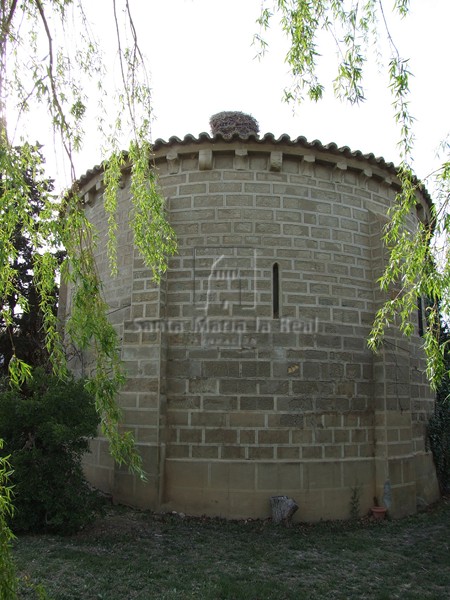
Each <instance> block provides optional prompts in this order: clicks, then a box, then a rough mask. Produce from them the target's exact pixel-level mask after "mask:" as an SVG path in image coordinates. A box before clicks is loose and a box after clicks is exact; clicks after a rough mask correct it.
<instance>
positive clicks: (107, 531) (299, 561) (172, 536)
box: [14, 499, 450, 600]
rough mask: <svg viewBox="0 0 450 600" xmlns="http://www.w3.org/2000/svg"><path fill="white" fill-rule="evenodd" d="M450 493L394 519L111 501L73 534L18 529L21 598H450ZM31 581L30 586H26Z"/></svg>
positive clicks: (359, 599)
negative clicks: (197, 513) (292, 519)
mask: <svg viewBox="0 0 450 600" xmlns="http://www.w3.org/2000/svg"><path fill="white" fill-rule="evenodd" d="M449 544H450V500H449V499H447V500H443V501H442V502H440V503H439V504H438V505H436V506H435V507H434V508H433V509H432V510H429V511H427V512H424V513H421V514H418V515H416V516H414V517H410V518H407V519H402V520H398V521H384V522H379V523H377V522H372V521H370V520H368V519H363V520H361V521H357V522H339V523H337V522H333V523H331V522H323V523H319V524H316V525H305V524H302V525H294V526H293V527H292V528H290V529H286V528H283V527H276V526H274V525H272V524H271V523H270V522H268V521H248V522H227V521H223V520H218V519H193V518H184V519H182V518H180V517H179V516H176V515H154V514H151V513H146V512H135V511H131V510H127V509H123V508H122V509H121V508H113V509H110V510H109V512H108V513H107V515H106V516H105V517H104V518H102V519H99V520H98V521H97V522H96V523H95V524H94V525H92V526H91V527H89V528H87V529H86V530H84V531H82V532H80V533H79V534H77V535H75V536H71V537H58V536H53V535H42V536H20V537H19V538H18V540H17V542H16V543H15V549H14V554H15V558H16V562H17V567H18V570H19V574H20V577H21V580H22V581H21V597H22V598H30V599H31V598H37V595H36V592H35V591H33V590H32V585H33V584H37V583H41V584H43V586H44V587H45V589H46V591H47V594H48V597H50V598H52V599H55V600H62V599H69V598H70V599H74V598H80V599H89V600H90V599H92V600H94V599H96V600H100V599H103V600H128V599H130V600H131V599H141V600H147V599H152V598H156V599H161V600H169V599H170V600H175V599H176V600H180V599H181V600H182V599H184V598H187V599H190V598H197V599H201V600H218V599H228V600H266V599H267V600H268V599H271V600H272V599H273V600H285V599H286V600H287V599H292V600H294V599H295V600H299V599H303V598H305V599H316V598H318V599H326V600H328V599H334V598H342V599H346V600H347V599H355V600H356V599H357V600H362V599H364V598H370V599H379V600H382V599H386V600H392V599H395V598H399V599H402V600H403V599H410V598H411V599H413V598H414V599H417V600H424V599H426V598H435V599H436V600H438V599H439V600H444V599H446V598H448V599H450V550H449ZM30 584H31V585H30Z"/></svg>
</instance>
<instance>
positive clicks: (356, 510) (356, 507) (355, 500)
mask: <svg viewBox="0 0 450 600" xmlns="http://www.w3.org/2000/svg"><path fill="white" fill-rule="evenodd" d="M360 510H361V486H360V485H355V486H354V487H352V488H351V494H350V518H351V519H352V520H353V521H357V520H358V519H359V514H360Z"/></svg>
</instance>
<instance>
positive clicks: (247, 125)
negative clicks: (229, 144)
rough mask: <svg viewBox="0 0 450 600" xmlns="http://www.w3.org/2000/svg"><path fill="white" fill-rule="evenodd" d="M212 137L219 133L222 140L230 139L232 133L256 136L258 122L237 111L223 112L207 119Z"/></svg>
mask: <svg viewBox="0 0 450 600" xmlns="http://www.w3.org/2000/svg"><path fill="white" fill-rule="evenodd" d="M209 125H210V127H211V132H212V134H213V135H216V134H217V133H220V134H222V135H223V137H224V138H227V139H229V138H231V137H232V136H233V134H234V133H238V134H239V135H242V136H248V135H250V134H252V133H253V134H255V135H258V132H259V125H258V121H257V120H256V119H255V118H254V117H252V116H251V115H246V114H245V113H242V112H238V111H224V112H220V113H217V114H215V115H213V116H212V117H211V118H210V119H209Z"/></svg>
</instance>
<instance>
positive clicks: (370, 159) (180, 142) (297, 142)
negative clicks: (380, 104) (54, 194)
mask: <svg viewBox="0 0 450 600" xmlns="http://www.w3.org/2000/svg"><path fill="white" fill-rule="evenodd" d="M236 141H242V142H246V141H250V142H256V143H257V144H261V145H264V144H266V143H267V144H275V145H277V144H279V145H284V146H291V147H294V146H299V147H301V148H305V149H311V150H318V151H319V152H329V153H330V154H335V155H340V156H343V157H344V158H349V159H356V160H360V161H365V162H367V163H368V164H372V165H376V166H378V167H379V168H381V169H383V170H385V171H388V172H390V173H391V174H393V175H397V174H398V169H397V167H396V166H395V165H394V163H393V162H387V161H386V160H385V159H384V158H383V157H382V156H378V157H377V156H375V154H373V153H372V152H370V153H368V154H363V153H362V152H361V151H360V150H351V149H350V148H349V147H348V146H341V147H339V146H338V145H337V144H336V143H335V142H330V143H329V144H322V142H321V141H320V140H317V139H316V140H313V141H312V142H309V141H308V140H307V139H306V138H305V137H304V136H299V137H297V138H295V139H291V137H290V136H289V135H288V134H286V133H283V134H282V135H280V136H279V137H278V138H275V136H274V134H273V133H266V134H264V136H263V137H260V136H258V135H256V134H255V133H250V134H249V135H242V134H239V133H234V134H233V135H232V136H227V137H225V136H224V135H222V134H221V133H217V134H215V135H213V136H211V135H209V133H206V132H202V133H199V134H198V136H197V137H196V136H194V135H192V134H191V133H188V134H187V135H185V136H184V138H183V139H180V138H179V137H177V136H171V137H170V138H169V140H168V141H166V140H163V139H161V138H158V139H157V140H156V141H155V142H154V143H153V144H152V148H153V151H154V152H157V151H158V150H162V149H163V148H170V147H171V146H174V145H177V146H188V145H192V144H198V145H200V144H202V143H203V142H209V143H212V144H214V143H218V142H225V143H232V142H236ZM102 170H103V167H102V166H101V165H95V166H94V167H93V168H92V169H89V170H88V171H86V173H85V174H84V175H82V176H81V177H80V178H79V180H78V185H79V186H80V187H81V186H83V185H85V184H86V183H88V182H89V181H90V180H91V179H92V178H93V177H95V176H96V175H98V174H99V173H101V172H102ZM415 183H416V184H420V185H419V187H420V191H421V192H422V194H423V196H424V198H425V200H426V201H427V203H428V204H429V205H430V206H431V205H432V200H431V196H430V194H429V193H428V190H427V189H426V188H425V186H424V185H423V184H421V183H420V181H419V180H418V179H415Z"/></svg>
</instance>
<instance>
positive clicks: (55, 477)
mask: <svg viewBox="0 0 450 600" xmlns="http://www.w3.org/2000/svg"><path fill="white" fill-rule="evenodd" d="M98 421H99V419H98V416H97V413H96V411H95V405H94V401H93V399H92V397H91V396H90V395H89V394H88V393H87V392H86V390H85V388H84V383H83V382H82V381H75V380H73V379H67V380H66V381H61V380H59V379H57V378H55V377H51V376H49V375H48V374H46V373H45V372H44V371H42V370H39V369H37V370H36V371H35V372H34V378H33V380H32V381H31V382H30V383H28V384H26V385H24V386H23V387H22V389H21V390H17V389H13V390H8V391H4V392H2V393H0V438H3V439H4V442H5V447H4V452H5V453H7V454H10V455H11V458H10V461H11V465H12V468H13V470H14V473H13V475H12V478H11V482H12V484H13V485H14V504H15V511H14V517H13V519H12V520H11V526H12V528H13V529H14V530H19V531H33V532H34V531H49V532H50V531H51V532H58V533H72V532H74V531H77V530H78V529H79V528H80V527H82V526H84V525H85V524H86V523H87V522H89V520H90V519H91V518H92V517H93V516H94V514H95V510H96V508H98V506H99V500H98V499H97V495H96V494H95V493H94V492H92V491H91V490H90V488H89V486H88V484H87V482H86V480H85V478H84V475H83V472H82V468H81V457H82V455H83V453H84V452H86V451H87V449H88V439H87V438H89V437H93V436H94V435H95V434H96V431H97V426H98Z"/></svg>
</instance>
